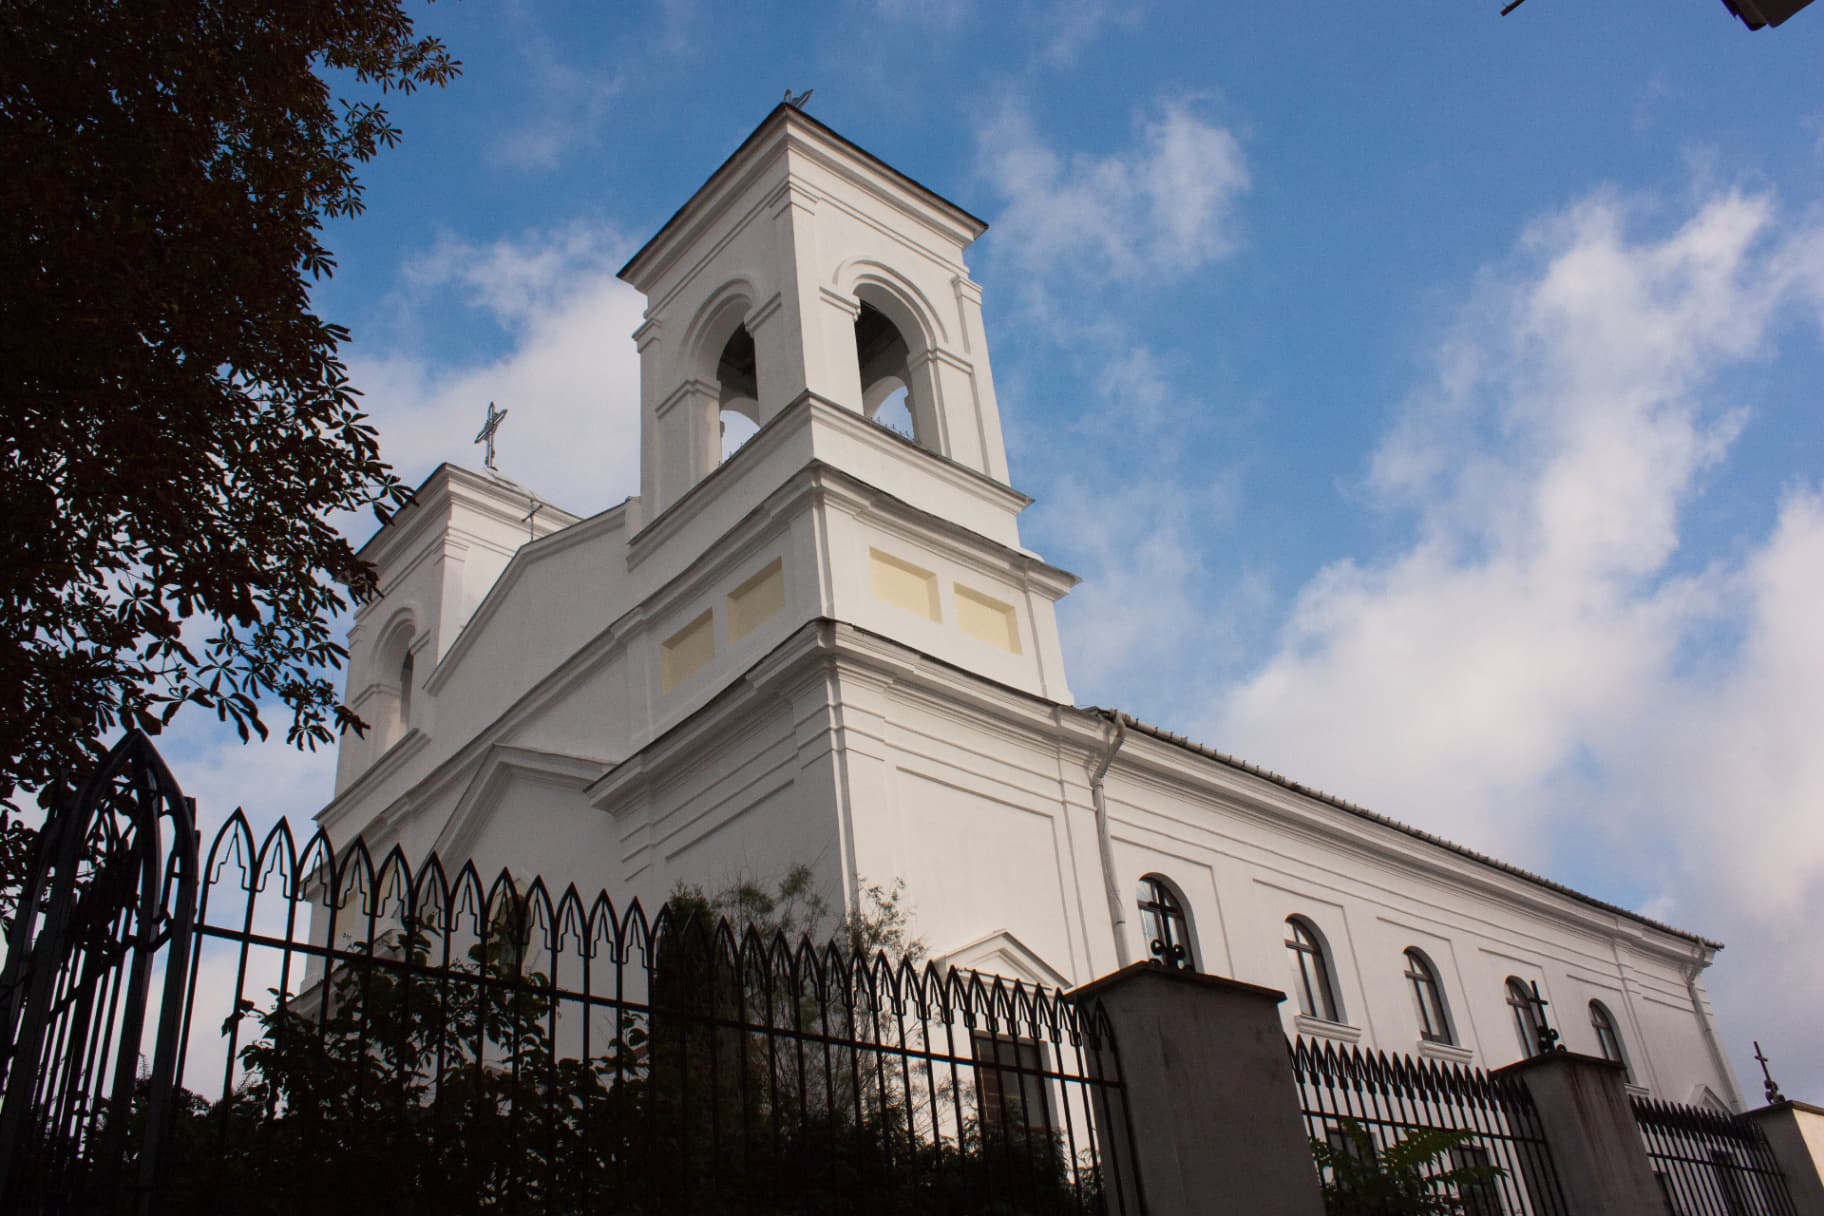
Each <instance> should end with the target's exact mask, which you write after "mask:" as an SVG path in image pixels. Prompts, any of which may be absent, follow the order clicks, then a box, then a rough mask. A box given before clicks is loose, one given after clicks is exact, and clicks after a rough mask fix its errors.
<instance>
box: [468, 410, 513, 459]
mask: <svg viewBox="0 0 1824 1216" xmlns="http://www.w3.org/2000/svg"><path fill="white" fill-rule="evenodd" d="M506 417H507V411H506V410H496V409H495V408H494V403H493V402H492V401H490V402H488V420H487V421H486V422H484V423H482V424H481V430H480V431H478V432H476V434H475V442H476V443H485V444H487V445H488V454H487V456H486V458H485V459H483V460H482V462H481V463H482V464H484V465H486V466H487V467H488V468H490V469H492V468H494V432H495V431H498V430H499V429H500V424H501V423H502V422H504V421H506ZM496 471H498V470H496Z"/></svg>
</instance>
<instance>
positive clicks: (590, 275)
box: [350, 225, 644, 514]
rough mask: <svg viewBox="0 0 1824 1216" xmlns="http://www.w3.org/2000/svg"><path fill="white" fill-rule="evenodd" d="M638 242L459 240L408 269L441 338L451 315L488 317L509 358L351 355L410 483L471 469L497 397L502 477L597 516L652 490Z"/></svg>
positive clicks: (425, 322)
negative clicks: (644, 472) (638, 339)
mask: <svg viewBox="0 0 1824 1216" xmlns="http://www.w3.org/2000/svg"><path fill="white" fill-rule="evenodd" d="M624 252H625V242H623V241H621V240H620V238H619V237H618V236H617V235H616V234H614V233H611V232H605V231H602V230H600V229H596V228H591V227H588V226H582V225H576V226H572V227H570V228H566V229H563V230H560V231H555V232H547V233H535V234H532V235H529V236H527V237H524V238H522V239H520V240H517V241H513V240H503V241H497V242H495V243H493V244H491V245H473V244H469V243H467V242H463V241H458V240H453V239H446V240H443V241H440V242H439V243H438V244H437V245H435V246H434V247H433V248H432V249H431V250H429V251H428V252H427V253H425V254H423V255H422V256H420V257H418V258H415V259H413V260H412V261H411V262H410V263H409V264H408V266H407V268H406V272H405V276H404V277H405V283H406V291H405V304H404V307H405V309H406V310H407V311H408V312H409V313H411V314H413V315H414V317H416V318H417V319H418V322H419V326H420V327H421V328H426V329H434V328H435V326H436V325H437V323H438V321H439V317H440V315H441V316H442V317H445V318H451V319H454V318H456V317H458V316H459V315H460V310H462V309H474V310H479V311H480V312H481V313H483V314H484V315H485V316H486V317H487V318H488V319H489V320H490V321H491V322H492V323H493V324H495V325H497V326H499V327H500V329H502V330H503V331H504V332H505V334H506V336H507V338H508V349H507V350H506V351H505V352H504V353H502V354H500V355H499V356H498V357H494V358H491V359H487V360H485V361H481V362H475V361H472V360H468V359H465V358H464V357H463V355H462V353H461V352H460V351H459V350H456V349H453V347H454V346H455V344H454V343H452V342H449V341H438V342H432V343H427V344H425V347H426V348H425V349H420V350H396V351H391V352H382V353H379V354H375V355H367V356H358V357H356V358H355V359H353V360H351V363H350V368H351V375H352V376H353V378H354V381H355V383H356V384H357V385H359V386H360V387H361V388H362V390H363V391H364V392H365V393H366V395H367V396H366V399H367V402H368V405H369V408H370V410H371V412H372V414H373V416H374V419H375V421H376V423H377V425H378V426H379V428H380V439H381V450H382V452H383V454H384V455H385V456H386V458H387V459H388V460H389V461H391V462H392V463H393V464H394V466H395V467H396V468H398V469H399V470H400V471H401V473H402V475H404V476H405V477H406V478H407V480H408V481H416V480H417V479H420V478H422V477H423V476H424V475H426V474H427V473H429V472H430V470H431V469H432V468H434V467H435V466H436V465H437V463H438V462H440V461H450V462H452V463H455V464H461V465H464V466H467V467H470V468H476V467H479V466H480V464H481V451H480V449H479V448H476V447H475V446H474V445H473V444H472V443H471V442H470V441H471V440H472V439H473V437H474V435H475V432H476V430H477V428H478V427H479V426H480V419H481V416H482V414H483V412H484V410H485V407H486V405H487V403H488V402H489V401H494V402H496V403H498V404H499V406H500V407H501V408H503V409H506V410H508V411H510V413H511V415H512V416H511V417H510V418H509V419H508V420H507V421H506V423H505V424H503V425H502V427H501V430H500V436H499V444H498V453H499V455H498V460H497V463H498V467H499V469H500V471H501V473H502V474H504V475H505V476H507V477H510V478H512V479H513V480H514V481H517V482H519V483H520V484H521V485H523V486H525V487H526V488H527V489H529V490H531V491H532V492H533V493H535V494H537V495H539V496H540V497H542V498H544V499H546V500H547V501H550V502H554V503H556V504H557V505H558V506H560V507H563V508H565V509H566V510H570V511H575V512H578V513H581V514H587V513H590V512H593V511H598V510H601V509H603V508H605V507H609V506H612V505H613V504H615V503H617V502H619V501H620V500H621V499H622V498H625V497H626V496H628V495H629V494H633V493H637V492H638V471H639V360H638V356H637V355H636V353H635V351H634V348H633V342H632V340H631V336H630V335H631V334H632V333H633V330H634V328H635V327H636V326H638V325H639V323H640V317H641V313H642V310H643V308H644V301H643V300H642V299H641V297H640V295H639V293H638V292H636V291H634V290H633V289H632V288H631V287H629V286H627V285H626V284H624V283H622V282H620V281H619V280H617V279H616V278H615V277H614V270H615V268H616V267H617V266H618V265H619V264H620V260H621V256H622V254H623V253H624Z"/></svg>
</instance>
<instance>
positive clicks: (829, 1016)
mask: <svg viewBox="0 0 1824 1216" xmlns="http://www.w3.org/2000/svg"><path fill="white" fill-rule="evenodd" d="M141 743H142V744H143V741H141ZM123 746H125V745H123ZM110 763H111V764H114V765H115V766H116V767H117V768H119V769H120V770H121V772H122V773H125V774H128V776H127V778H126V779H124V780H123V781H117V782H116V783H115V784H114V785H111V786H106V787H105V788H104V787H97V789H98V790H99V791H100V792H99V793H95V794H94V796H93V797H91V798H90V803H91V804H92V805H89V806H88V807H87V809H77V808H74V806H72V808H69V809H67V811H66V812H60V813H59V814H60V815H62V816H63V820H62V821H63V822H64V823H69V822H74V821H75V820H76V819H82V820H84V821H85V822H88V823H91V824H94V823H101V822H105V823H108V824H112V825H114V826H113V827H112V828H110V829H109V830H110V831H112V832H113V837H108V832H105V831H104V832H103V833H102V835H103V837H108V838H109V839H113V840H114V844H113V845H112V846H110V847H111V848H112V849H113V852H112V853H109V852H107V850H105V849H104V850H103V854H102V856H103V860H101V861H100V862H93V863H84V862H80V861H72V862H71V864H70V865H68V866H64V865H62V863H60V862H57V861H56V859H55V858H54V857H51V856H50V855H48V854H46V855H43V857H42V858H41V860H42V862H43V864H42V865H41V866H39V867H38V868H37V870H36V871H35V873H36V872H38V871H42V873H43V875H44V876H46V881H48V882H49V883H50V884H51V885H55V884H57V883H63V884H64V885H65V887H66V888H68V890H67V891H66V894H70V895H72V898H71V899H70V900H69V901H68V904H69V906H70V907H72V908H74V910H75V911H74V915H73V916H62V915H61V914H60V913H58V912H57V910H56V909H57V908H58V907H59V906H61V903H60V900H58V899H51V898H45V899H42V900H39V901H38V902H37V903H35V904H31V905H28V906H31V907H37V906H39V904H41V905H42V908H43V910H44V911H43V912H42V914H40V913H32V914H26V915H21V916H20V917H19V918H18V923H17V924H16V925H15V927H14V931H13V934H12V936H11V939H10V941H9V950H8V958H7V964H6V970H5V973H4V976H3V977H0V1004H3V1006H4V1009H5V1010H6V1012H7V1014H8V1015H9V1020H8V1022H7V1025H8V1026H9V1027H11V1031H12V1033H11V1037H10V1039H8V1040H7V1041H6V1042H5V1043H4V1044H3V1045H0V1049H3V1050H4V1052H5V1054H4V1056H0V1068H3V1069H4V1074H3V1077H4V1084H5V1091H4V1092H5V1095H6V1097H5V1102H6V1105H5V1108H4V1110H3V1111H0V1120H4V1128H5V1133H4V1139H0V1152H3V1153H4V1154H5V1156H4V1157H3V1158H0V1164H3V1166H4V1172H3V1173H0V1187H4V1191H3V1192H0V1207H4V1208H5V1210H7V1211H9V1212H17V1213H22V1214H23V1213H31V1212H39V1211H59V1212H63V1211H83V1210H93V1211H104V1210H108V1211H111V1210H121V1209H124V1208H135V1209H141V1210H161V1211H186V1212H187V1211H233V1212H250V1213H292V1212H305V1211H321V1210H325V1209H326V1208H327V1209H330V1210H336V1209H346V1207H347V1206H348V1204H350V1203H351V1202H353V1203H356V1204H357V1205H358V1206H360V1207H362V1208H378V1207H382V1206H387V1207H392V1208H396V1209H397V1210H399V1211H403V1212H411V1211H420V1210H422V1211H435V1212H438V1213H439V1214H440V1216H442V1214H443V1213H460V1212H471V1211H473V1212H481V1211H486V1212H527V1213H547V1212H565V1213H568V1212H581V1211H589V1212H603V1213H660V1212H663V1213H673V1212H701V1213H723V1212H728V1213H734V1212H744V1213H746V1212H762V1213H763V1212H780V1213H784V1212H791V1213H823V1212H845V1213H846V1212H856V1211H868V1212H870V1213H880V1214H890V1213H913V1212H920V1213H923V1212H989V1211H992V1212H995V1213H1009V1214H1013V1213H1028V1212H1030V1213H1088V1212H1105V1211H1119V1210H1122V1199H1121V1197H1122V1196H1123V1195H1124V1194H1127V1193H1131V1188H1125V1189H1124V1187H1123V1186H1122V1185H1121V1181H1120V1180H1119V1179H1116V1178H1113V1177H1111V1176H1110V1171H1112V1170H1113V1169H1114V1168H1115V1167H1114V1162H1115V1161H1116V1160H1117V1159H1119V1160H1131V1159H1132V1155H1131V1152H1130V1153H1123V1154H1116V1153H1114V1152H1110V1151H1107V1150H1108V1148H1109V1145H1108V1144H1107V1141H1106V1137H1109V1136H1117V1135H1118V1136H1127V1135H1128V1134H1129V1133H1128V1130H1127V1119H1126V1113H1125V1112H1126V1106H1125V1095H1124V1093H1123V1090H1122V1084H1121V1078H1120V1071H1119V1065H1118V1062H1117V1058H1116V1054H1115V1050H1114V1044H1113V1041H1112V1036H1111V1035H1110V1034H1109V1030H1108V1026H1107V1023H1106V1020H1105V1018H1104V1017H1103V1015H1102V1014H1101V1013H1100V1011H1099V1010H1098V1009H1096V1008H1095V1007H1094V1006H1092V1005H1085V1006H1083V1007H1079V1006H1076V1005H1073V1004H1072V1003H1070V1002H1069V1001H1067V1000H1065V999H1063V997H1062V994H1060V993H1058V992H1052V991H1039V990H1034V989H1032V988H1029V987H1025V986H1022V985H1020V984H1017V983H1013V982H1010V981H1007V980H1004V979H1000V978H997V977H992V976H986V975H980V974H975V973H971V972H965V971H960V970H952V971H948V972H939V971H937V970H935V969H931V968H923V969H919V968H914V967H911V966H908V965H904V964H896V963H895V962H894V961H893V960H891V959H889V958H887V957H885V956H882V955H878V954H876V955H873V956H868V955H866V954H859V955H858V954H857V953H856V952H854V951H851V950H850V949H848V948H847V946H846V945H845V943H843V942H841V941H838V942H835V943H832V944H827V945H823V946H814V945H813V944H812V943H810V942H809V941H806V940H800V941H787V940H785V938H784V937H783V936H782V935H777V934H775V935H774V936H772V937H771V938H767V937H763V936H762V935H760V934H758V933H756V932H753V931H751V930H748V931H741V930H739V929H738V927H736V926H733V925H730V924H728V923H727V922H726V921H719V920H713V919H710V918H708V917H705V916H702V915H686V914H681V913H680V912H679V911H678V910H677V909H673V908H662V909H660V910H659V911H658V912H657V913H656V914H654V915H650V916H649V915H648V913H647V912H646V911H645V910H644V909H643V908H641V907H640V905H639V904H638V903H630V904H627V905H625V906H618V905H617V904H616V903H615V902H614V901H613V900H612V899H611V898H609V896H607V895H606V894H598V895H595V896H593V897H589V898H586V897H585V896H584V895H583V894H582V893H580V892H578V891H577V890H575V889H574V888H568V889H565V890H563V891H561V892H553V891H551V890H549V889H547V888H546V886H545V885H544V884H543V883H542V882H540V881H538V880H532V881H529V882H517V881H515V880H514V879H513V878H512V877H510V876H508V875H506V874H502V875H500V876H498V877H496V878H494V879H493V880H491V881H484V879H483V878H482V876H481V875H480V874H479V873H477V871H476V870H475V869H474V868H473V867H472V866H467V865H465V866H462V867H461V868H459V869H457V870H455V872H454V873H450V872H448V871H446V869H445V868H444V866H443V865H442V864H441V862H440V861H439V860H438V859H436V858H435V857H432V858H430V859H428V860H427V861H425V862H424V863H422V864H420V865H417V866H413V865H410V864H408V863H407V860H406V859H405V858H404V857H403V856H402V855H401V854H400V853H398V852H397V851H395V852H392V853H390V854H388V855H387V856H385V857H384V858H381V859H379V860H378V861H377V862H376V860H375V859H374V858H372V857H371V856H370V855H369V854H368V852H367V850H366V849H365V848H364V847H363V846H362V845H360V844H359V843H356V844H354V845H353V846H351V847H349V848H347V849H344V850H337V849H336V848H334V847H332V845H331V843H330V841H329V840H327V839H326V838H325V837H324V836H323V835H322V834H321V833H318V834H315V835H313V836H311V837H310V838H309V839H308V840H307V841H305V842H304V843H303V844H302V845H301V846H300V845H299V843H298V841H297V839H296V838H295V837H294V835H293V834H292V832H291V830H290V828H289V827H288V826H287V825H286V824H284V823H280V824H279V825H278V826H277V827H275V828H273V829H272V830H271V832H270V833H268V834H267V835H266V836H265V837H264V839H256V837H255V835H254V834H253V832H252V831H251V830H250V827H249V824H248V823H247V821H246V820H245V819H244V818H243V817H241V816H240V815H239V814H237V815H236V816H235V817H234V818H233V819H232V820H231V821H230V822H229V823H228V824H227V826H226V827H224V828H223V829H222V831H221V832H220V833H219V834H218V835H217V836H216V837H215V839H214V841H213V843H212V844H211V846H210V848H209V849H208V852H207V853H206V855H204V857H203V858H202V860H201V865H200V866H199V865H198V857H197V850H196V845H195V839H194V834H193V833H189V829H188V810H187V806H186V805H185V803H184V801H183V800H182V799H181V798H177V797H176V796H175V792H174V791H175V786H174V785H172V784H170V782H169V774H166V773H164V772H163V766H162V765H157V764H156V756H155V755H154V754H153V753H152V752H151V749H150V747H149V746H143V747H142V746H141V745H140V744H135V745H133V747H132V748H130V749H129V750H128V752H126V753H122V754H120V755H117V757H116V758H115V759H114V760H111V761H110ZM92 793H93V791H92ZM161 800H162V801H161ZM159 806H162V807H164V808H165V816H164V820H163V827H164V828H165V829H167V830H166V831H165V832H164V833H163V835H162V836H161V835H160V833H159V832H158V831H157V830H155V829H156V828H157V827H158V826H159V825H160V822H161V821H160V820H159V819H158V817H157V816H156V815H154V816H153V817H152V818H147V816H146V810H147V808H148V807H159ZM180 812H181V814H180ZM72 817H73V818H72ZM180 820H181V821H180ZM123 823H124V824H128V825H131V826H130V828H129V829H122V828H121V827H120V826H119V825H120V824H123ZM57 824H58V816H53V822H52V826H51V828H49V829H47V833H46V837H45V839H46V842H47V844H48V843H50V842H52V841H53V840H67V831H68V829H65V828H62V827H59V826H57ZM59 832H65V833H66V835H65V836H58V835H57V833H59ZM58 847H65V846H58ZM65 853H66V854H67V856H68V857H70V858H75V857H77V856H78V855H83V854H84V850H83V849H82V848H78V847H76V846H67V847H65ZM114 857H118V858H120V859H123V860H109V859H108V858H114ZM126 875H130V877H131V879H132V881H131V882H129V881H128V878H127V877H123V876H126ZM34 898H35V899H36V896H34ZM154 991H157V992H160V993H162V994H163V997H162V999H148V994H150V993H152V992H154Z"/></svg>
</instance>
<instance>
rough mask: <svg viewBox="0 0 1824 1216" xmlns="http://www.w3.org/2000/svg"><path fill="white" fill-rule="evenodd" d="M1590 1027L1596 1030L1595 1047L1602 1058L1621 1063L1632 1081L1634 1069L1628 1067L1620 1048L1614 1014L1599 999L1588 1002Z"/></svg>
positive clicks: (1619, 1033) (1624, 1053)
mask: <svg viewBox="0 0 1824 1216" xmlns="http://www.w3.org/2000/svg"><path fill="white" fill-rule="evenodd" d="M1590 1027H1591V1029H1593V1030H1595V1032H1596V1049H1597V1050H1598V1051H1600V1052H1601V1053H1602V1058H1603V1059H1605V1060H1613V1061H1615V1063H1617V1064H1619V1065H1621V1067H1622V1069H1623V1070H1624V1071H1625V1072H1626V1073H1627V1076H1628V1080H1630V1081H1632V1080H1633V1079H1634V1070H1633V1069H1632V1068H1629V1067H1628V1056H1627V1053H1626V1052H1624V1051H1622V1049H1621V1031H1620V1030H1618V1029H1617V1028H1616V1026H1615V1015H1614V1014H1612V1013H1610V1012H1609V1007H1608V1006H1607V1005H1604V1004H1603V1003H1602V1002H1601V1001H1591V1002H1590Z"/></svg>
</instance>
